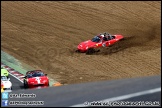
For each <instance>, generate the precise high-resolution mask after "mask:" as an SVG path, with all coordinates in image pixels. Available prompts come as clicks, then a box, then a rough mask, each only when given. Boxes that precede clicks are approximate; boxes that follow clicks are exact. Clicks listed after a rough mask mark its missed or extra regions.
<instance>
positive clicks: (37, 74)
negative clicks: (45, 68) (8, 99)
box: [24, 70, 49, 88]
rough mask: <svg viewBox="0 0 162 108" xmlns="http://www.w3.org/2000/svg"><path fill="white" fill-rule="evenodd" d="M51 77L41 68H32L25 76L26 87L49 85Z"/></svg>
mask: <svg viewBox="0 0 162 108" xmlns="http://www.w3.org/2000/svg"><path fill="white" fill-rule="evenodd" d="M48 86H49V79H48V77H47V74H44V72H42V71H41V70H32V71H28V72H26V75H25V77H24V88H36V87H48Z"/></svg>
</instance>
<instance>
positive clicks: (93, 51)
mask: <svg viewBox="0 0 162 108" xmlns="http://www.w3.org/2000/svg"><path fill="white" fill-rule="evenodd" d="M95 52H96V51H95V49H94V48H89V49H88V50H87V52H86V54H89V55H90V54H93V53H95Z"/></svg>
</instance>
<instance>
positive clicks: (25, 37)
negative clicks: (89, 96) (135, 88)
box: [1, 1, 161, 84]
mask: <svg viewBox="0 0 162 108" xmlns="http://www.w3.org/2000/svg"><path fill="white" fill-rule="evenodd" d="M1 3H2V4H1V12H2V14H1V17H2V18H1V23H2V24H1V27H2V28H1V31H2V33H1V39H2V41H1V48H2V50H3V51H5V52H7V53H9V54H11V55H13V56H14V57H15V58H17V59H19V60H21V61H22V62H24V63H27V64H29V65H31V66H33V67H35V68H37V69H43V70H45V71H46V73H48V75H49V76H50V77H52V78H54V79H55V80H57V81H59V82H61V83H64V84H74V83H81V82H89V81H100V80H112V79H121V78H131V77H139V76H151V75H160V74H161V2H160V1H146V2H144V1H138V2H137V1H135V2H134V1H131V2H127V1H122V2H117V1H115V2H112V1H101V2H99V1H92V2H91V1H73V2H72V1H71V2H70V1H69V2H66V1H64V2H58V1H49V2H40V1H39V2H33V1H30V2H25V1H22V2H20V1H19V2H17V1H14V2H13V1H2V2H1ZM101 32H109V33H111V34H122V35H123V36H124V37H126V40H124V41H122V42H121V43H119V44H117V45H115V48H116V47H117V48H119V50H118V51H115V50H114V49H115V48H114V47H111V48H101V52H99V53H98V54H94V55H85V54H83V53H82V54H78V53H75V52H74V49H75V48H76V47H77V45H78V44H79V43H80V42H82V41H85V40H88V39H91V38H92V37H93V36H94V35H97V34H99V33H101ZM110 49H111V52H112V53H109V52H110Z"/></svg>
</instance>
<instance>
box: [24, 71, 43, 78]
mask: <svg viewBox="0 0 162 108" xmlns="http://www.w3.org/2000/svg"><path fill="white" fill-rule="evenodd" d="M40 76H45V74H44V73H43V72H41V71H40V72H34V73H33V74H28V75H27V77H28V78H32V77H40Z"/></svg>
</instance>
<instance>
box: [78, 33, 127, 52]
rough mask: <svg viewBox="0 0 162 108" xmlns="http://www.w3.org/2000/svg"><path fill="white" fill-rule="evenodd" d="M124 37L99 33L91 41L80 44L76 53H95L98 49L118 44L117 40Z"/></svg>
mask: <svg viewBox="0 0 162 108" xmlns="http://www.w3.org/2000/svg"><path fill="white" fill-rule="evenodd" d="M123 38H124V37H123V36H122V35H119V34H116V35H110V34H108V33H106V32H105V33H100V34H99V35H97V36H94V37H93V38H92V39H91V40H87V41H84V42H81V43H80V44H79V45H78V47H77V50H76V52H83V53H87V54H89V53H93V52H95V50H94V49H96V48H99V47H109V46H112V45H113V44H114V43H116V42H118V41H119V40H121V39H123Z"/></svg>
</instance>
